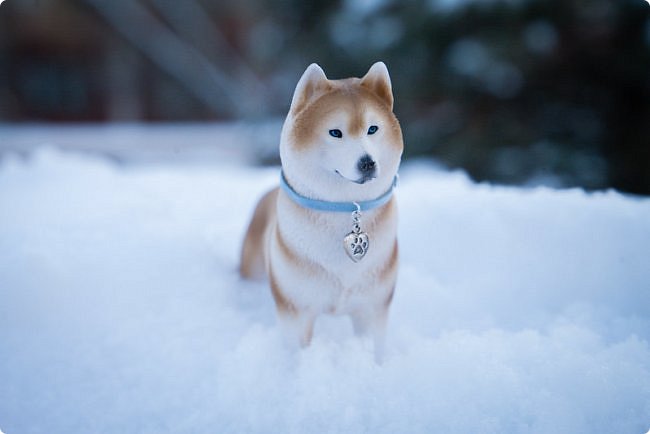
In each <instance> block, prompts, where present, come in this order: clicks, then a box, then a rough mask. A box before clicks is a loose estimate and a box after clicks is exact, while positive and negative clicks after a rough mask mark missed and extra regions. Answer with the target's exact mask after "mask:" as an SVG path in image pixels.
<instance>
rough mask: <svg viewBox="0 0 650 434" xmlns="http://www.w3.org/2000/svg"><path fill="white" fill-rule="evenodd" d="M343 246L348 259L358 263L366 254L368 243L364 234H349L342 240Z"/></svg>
mask: <svg viewBox="0 0 650 434" xmlns="http://www.w3.org/2000/svg"><path fill="white" fill-rule="evenodd" d="M343 245H344V247H345V253H347V254H348V256H349V257H350V259H352V260H353V261H354V262H359V261H360V260H362V259H363V257H364V256H366V253H368V247H370V242H369V240H368V235H367V234H366V233H365V232H350V233H349V234H347V235H346V236H345V238H343Z"/></svg>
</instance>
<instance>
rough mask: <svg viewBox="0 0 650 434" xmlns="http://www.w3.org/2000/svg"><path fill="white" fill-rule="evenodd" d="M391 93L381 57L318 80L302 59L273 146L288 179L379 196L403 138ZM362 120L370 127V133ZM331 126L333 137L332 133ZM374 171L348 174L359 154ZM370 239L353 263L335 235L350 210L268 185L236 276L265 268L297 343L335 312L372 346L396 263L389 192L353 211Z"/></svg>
mask: <svg viewBox="0 0 650 434" xmlns="http://www.w3.org/2000/svg"><path fill="white" fill-rule="evenodd" d="M392 106H393V95H392V91H391V86H390V79H389V77H388V72H387V70H386V67H385V65H383V63H381V62H378V63H376V64H375V65H373V66H372V67H371V68H370V70H369V71H368V73H367V74H366V76H364V77H363V78H360V79H359V78H349V79H344V80H328V79H327V77H326V76H325V74H324V73H323V71H322V69H320V67H318V66H317V65H315V64H312V65H311V66H310V67H309V68H307V70H306V71H305V73H304V74H303V76H302V78H301V79H300V81H299V83H298V85H297V87H296V91H295V94H294V97H293V100H292V104H291V108H290V110H289V115H288V116H287V120H286V122H285V125H284V127H283V132H282V138H281V143H280V155H281V158H282V166H283V171H284V173H285V176H286V179H287V181H288V182H289V184H290V185H291V186H292V188H294V189H295V190H296V191H298V192H299V194H301V195H303V196H307V197H311V198H314V199H320V200H327V201H336V202H351V201H364V200H370V199H374V198H377V197H379V196H380V195H381V194H383V193H384V192H385V191H386V190H387V189H389V188H390V186H391V184H392V180H393V177H394V176H395V173H396V172H397V168H398V166H399V160H400V157H401V153H402V149H403V142H402V132H401V129H400V126H399V122H398V121H397V119H396V118H395V115H394V114H393V112H392ZM370 125H376V126H378V127H379V128H378V130H377V132H376V134H370V133H369V132H368V131H369V130H368V128H369V126H370ZM330 129H340V130H341V131H342V132H343V137H342V138H332V137H330V135H329V134H328V131H329V130H330ZM364 155H365V156H368V155H370V156H371V157H372V158H373V161H376V163H377V166H376V174H375V176H374V177H373V178H372V179H370V180H368V179H363V180H362V181H357V178H358V177H359V176H361V175H360V171H361V169H360V168H359V164H358V162H359V161H360V160H361V157H363V156H364ZM361 225H362V230H363V231H364V232H366V233H367V234H368V237H369V239H370V248H369V250H368V253H367V254H366V256H365V257H364V258H363V259H362V260H361V261H359V262H358V263H354V262H353V261H352V260H350V258H348V257H347V255H346V253H345V249H344V245H343V238H344V237H345V235H346V234H347V233H348V232H350V230H351V215H350V213H341V212H322V211H314V210H312V209H308V208H303V207H302V206H300V205H298V204H296V203H295V202H293V200H292V199H291V198H290V197H289V196H288V195H287V194H286V193H285V192H284V191H283V190H278V189H274V190H272V191H270V192H269V193H267V194H266V195H265V196H264V197H263V198H262V199H261V200H260V202H259V204H258V205H257V208H256V209H255V212H254V214H253V218H252V220H251V223H250V225H249V228H248V231H247V234H246V237H245V240H244V244H243V247H242V252H241V266H240V272H241V275H242V276H243V277H245V278H260V277H262V276H263V275H264V274H265V272H266V275H267V276H268V277H269V281H270V286H271V293H272V295H273V298H274V300H275V304H276V308H277V313H278V318H279V319H280V323H281V324H282V325H283V326H285V328H286V329H287V330H288V331H289V333H290V334H292V335H293V336H295V337H296V339H297V341H298V342H299V344H300V345H301V346H305V345H308V344H309V342H310V341H311V338H312V334H313V327H314V321H315V320H316V318H317V317H318V315H320V314H322V313H330V314H345V315H349V316H350V317H351V319H352V323H353V326H354V330H355V332H357V333H359V334H370V335H371V336H372V337H373V338H374V339H375V350H376V352H381V347H382V345H383V334H384V329H385V325H386V321H387V318H388V308H389V305H390V303H391V301H392V299H393V296H394V292H395V285H396V280H397V270H398V266H399V259H398V256H399V255H398V251H399V249H398V244H397V238H396V232H397V208H396V201H395V198H394V197H393V198H391V199H390V200H389V201H388V202H387V203H386V204H384V205H383V206H381V207H378V208H376V209H373V210H367V211H364V212H363V213H362V221H361Z"/></svg>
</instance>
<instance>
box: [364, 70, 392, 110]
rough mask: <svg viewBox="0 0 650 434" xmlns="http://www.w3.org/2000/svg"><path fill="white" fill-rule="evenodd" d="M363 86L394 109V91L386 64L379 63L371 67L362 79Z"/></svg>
mask: <svg viewBox="0 0 650 434" xmlns="http://www.w3.org/2000/svg"><path fill="white" fill-rule="evenodd" d="M361 86H364V87H366V88H368V89H370V90H371V91H372V92H373V93H374V94H375V95H377V96H378V97H379V99H381V100H382V101H384V102H385V103H386V105H387V106H388V107H390V109H391V110H392V109H393V89H392V87H391V84H390V75H388V68H386V64H385V63H384V62H377V63H375V64H374V65H372V66H371V67H370V69H369V70H368V72H367V73H366V75H364V76H363V78H362V79H361Z"/></svg>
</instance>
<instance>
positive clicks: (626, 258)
mask: <svg viewBox="0 0 650 434" xmlns="http://www.w3.org/2000/svg"><path fill="white" fill-rule="evenodd" d="M277 177H278V170H277V169H254V168H247V167H237V166H235V165H227V164H224V165H217V166H213V167H196V166H157V167H119V166H115V165H111V164H109V163H107V162H104V161H102V160H98V159H92V158H89V157H81V156H78V155H71V154H65V153H61V152H58V151H54V150H42V151H39V152H38V153H37V154H36V155H35V156H33V158H30V159H28V160H21V159H18V158H6V159H5V160H3V161H2V162H1V164H0V427H1V428H2V430H4V432H5V433H7V434H25V433H38V432H65V433H88V432H95V433H104V432H105V433H115V432H124V433H148V432H151V433H165V432H168V433H184V432H193V433H213V432H220V433H229V432H233V433H234V432H255V433H265V432H285V433H292V432H295V433H298V432H330V433H332V432H341V433H344V432H345V433H349V432H359V433H360V432H368V433H398V432H408V433H431V432H440V433H468V432H474V433H532V432H534V433H599V432H602V433H614V432H616V433H639V434H640V433H644V432H646V431H647V430H648V428H649V427H650V349H649V347H648V339H650V308H649V306H650V267H649V266H648V253H649V250H648V248H649V247H648V246H650V201H649V200H647V199H638V198H630V197H624V196H622V195H620V194H617V193H615V192H605V193H594V194H586V193H584V192H582V191H579V190H564V191H556V190H550V189H545V188H537V189H517V188H503V187H492V186H488V185H476V184H473V183H471V182H470V181H468V179H467V178H466V177H465V176H463V175H462V174H458V173H455V174H450V173H444V172H440V171H436V170H435V169H433V168H432V167H429V166H428V165H426V164H423V163H415V164H414V163H411V164H408V163H407V164H405V166H404V168H403V170H402V176H401V186H400V188H399V189H398V191H397V195H398V200H399V204H400V246H401V255H402V266H401V272H400V279H399V283H398V288H397V292H396V296H395V300H394V304H393V309H392V312H391V320H390V325H389V336H388V345H387V356H386V360H385V362H384V363H383V365H380V366H379V365H376V364H375V363H374V361H373V356H372V351H371V346H370V345H368V343H366V342H363V341H360V340H358V339H356V338H354V337H353V336H352V333H351V327H350V325H349V324H348V322H347V321H346V320H345V319H343V318H326V319H323V320H321V321H319V322H318V323H317V326H316V330H315V337H314V342H313V344H312V346H311V347H310V348H308V349H306V350H304V351H301V352H298V353H292V352H289V351H287V350H285V349H284V348H283V347H282V344H281V341H282V340H281V337H280V336H279V331H278V328H277V327H276V325H275V318H274V313H273V305H272V300H271V297H270V294H269V291H268V289H267V288H266V286H265V285H264V284H257V283H250V282H243V281H241V280H240V279H239V277H238V275H237V273H236V267H237V260H238V253H239V247H240V241H241V237H242V235H243V232H244V229H245V226H246V224H247V222H248V218H249V216H250V213H251V212H252V208H253V206H254V204H255V202H256V200H257V199H258V197H259V196H260V195H261V194H262V193H263V192H265V191H266V189H268V188H270V187H272V186H273V185H274V184H276V182H277Z"/></svg>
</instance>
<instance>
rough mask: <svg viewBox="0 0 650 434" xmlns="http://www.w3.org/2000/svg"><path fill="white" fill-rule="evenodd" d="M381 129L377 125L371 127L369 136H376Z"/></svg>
mask: <svg viewBox="0 0 650 434" xmlns="http://www.w3.org/2000/svg"><path fill="white" fill-rule="evenodd" d="M378 129H379V127H378V126H377V125H371V126H370V128H368V134H375V133H376V132H377V130H378Z"/></svg>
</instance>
